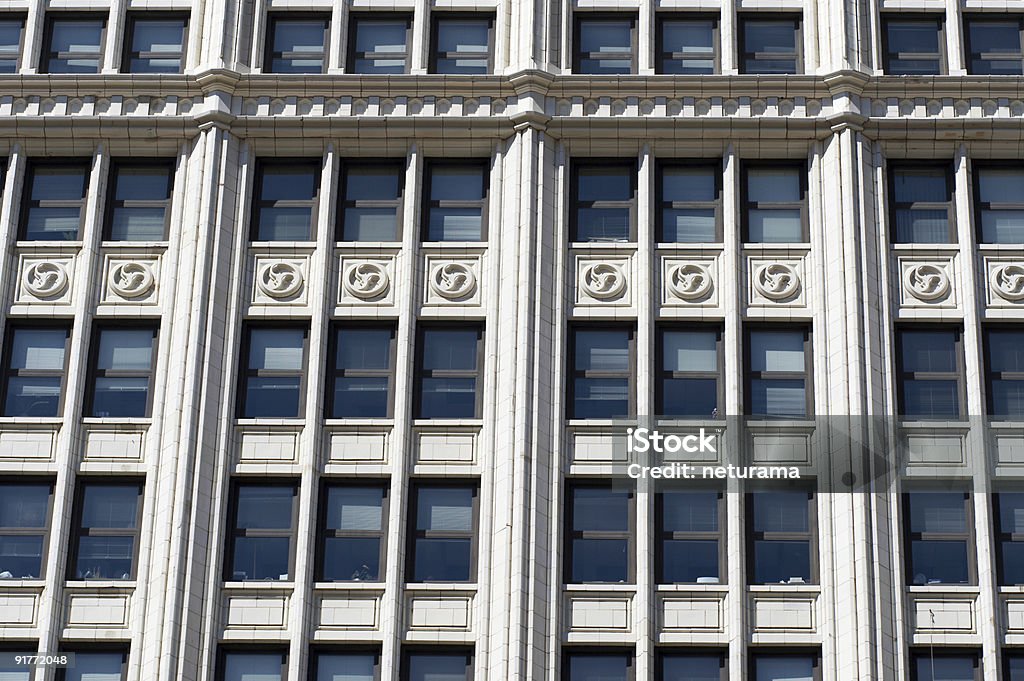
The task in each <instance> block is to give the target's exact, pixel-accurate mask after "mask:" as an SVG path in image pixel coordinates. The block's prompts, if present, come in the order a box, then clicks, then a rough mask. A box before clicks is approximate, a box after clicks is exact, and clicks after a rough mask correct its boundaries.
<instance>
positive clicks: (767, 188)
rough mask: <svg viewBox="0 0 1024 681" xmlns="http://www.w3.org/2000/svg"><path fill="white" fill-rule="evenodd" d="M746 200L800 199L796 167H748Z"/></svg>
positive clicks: (793, 200) (801, 195) (800, 191)
mask: <svg viewBox="0 0 1024 681" xmlns="http://www.w3.org/2000/svg"><path fill="white" fill-rule="evenodd" d="M747 200H748V201H751V202H760V201H767V202H780V201H787V202H790V201H792V202H796V201H802V200H803V192H802V190H801V187H800V171H798V170H797V169H796V168H750V169H748V170H747Z"/></svg>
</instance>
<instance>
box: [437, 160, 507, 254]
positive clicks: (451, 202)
mask: <svg viewBox="0 0 1024 681" xmlns="http://www.w3.org/2000/svg"><path fill="white" fill-rule="evenodd" d="M470 167H473V168H478V169H479V170H480V171H481V173H482V177H481V181H482V183H483V197H482V198H480V199H473V200H466V201H463V200H459V199H432V198H431V197H430V194H431V189H432V186H433V184H434V170H435V169H436V168H470ZM421 193H422V194H423V196H422V197H421V201H422V203H421V204H420V211H421V212H420V241H421V242H422V243H424V244H443V243H471V244H483V243H486V242H487V240H488V238H489V234H488V224H487V223H488V220H487V213H488V212H489V206H490V199H491V161H490V159H484V158H480V157H473V156H470V157H465V158H450V159H449V158H428V159H425V160H424V164H423V187H422V192H421ZM435 204H437V205H435ZM478 206H479V208H480V240H479V241H465V242H463V241H455V240H454V239H443V240H440V241H430V240H429V237H430V215H431V212H432V211H433V209H434V208H476V207H478Z"/></svg>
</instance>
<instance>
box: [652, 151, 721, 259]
mask: <svg viewBox="0 0 1024 681" xmlns="http://www.w3.org/2000/svg"><path fill="white" fill-rule="evenodd" d="M680 168H682V169H699V168H705V169H707V170H710V171H711V173H712V175H713V176H714V178H715V194H716V196H717V197H718V198H716V199H715V200H714V201H666V200H665V171H666V170H675V169H680ZM654 177H655V179H654V211H655V216H654V237H655V238H654V240H655V243H656V244H673V245H676V246H678V245H683V246H692V245H695V244H701V243H716V244H720V243H723V242H724V241H725V236H724V232H725V218H724V216H723V212H724V211H723V210H722V205H723V199H722V194H723V187H724V184H725V182H724V172H723V169H722V161H721V159H658V160H657V161H656V163H655V176H654ZM681 208H698V209H705V210H706V209H708V208H711V209H713V210H714V211H715V241H713V242H702V241H665V240H663V239H662V237H664V235H665V211H666V210H668V209H681Z"/></svg>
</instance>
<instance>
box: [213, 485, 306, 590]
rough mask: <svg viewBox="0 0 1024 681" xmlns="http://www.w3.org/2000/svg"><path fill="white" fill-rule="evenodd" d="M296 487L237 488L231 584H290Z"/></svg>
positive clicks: (260, 486)
mask: <svg viewBox="0 0 1024 681" xmlns="http://www.w3.org/2000/svg"><path fill="white" fill-rule="evenodd" d="M297 494H298V490H297V489H296V486H295V485H294V484H280V485H274V484H245V483H240V484H238V485H237V486H236V487H235V507H234V517H233V519H232V530H231V549H230V561H229V562H228V564H227V571H226V572H227V574H226V575H225V576H224V578H225V579H227V580H230V581H248V580H288V579H290V578H291V542H292V533H293V531H294V528H293V524H294V518H295V497H296V496H297Z"/></svg>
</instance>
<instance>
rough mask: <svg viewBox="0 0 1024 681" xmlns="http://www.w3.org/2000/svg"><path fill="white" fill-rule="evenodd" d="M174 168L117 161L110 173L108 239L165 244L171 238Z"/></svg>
mask: <svg viewBox="0 0 1024 681" xmlns="http://www.w3.org/2000/svg"><path fill="white" fill-rule="evenodd" d="M173 173H174V169H173V167H172V165H171V164H170V163H145V164H137V163H132V162H131V161H120V162H115V163H114V165H113V169H112V170H111V173H110V184H111V190H112V191H111V196H110V205H109V206H108V207H107V225H106V238H107V239H109V240H111V241H162V240H164V239H166V238H167V222H168V219H169V213H170V203H171V201H170V199H171V187H172V184H173V182H174V174H173Z"/></svg>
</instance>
